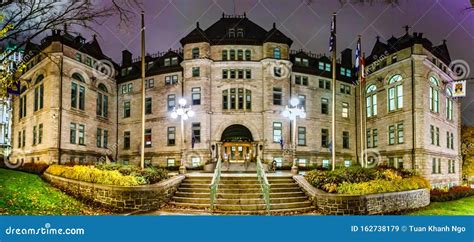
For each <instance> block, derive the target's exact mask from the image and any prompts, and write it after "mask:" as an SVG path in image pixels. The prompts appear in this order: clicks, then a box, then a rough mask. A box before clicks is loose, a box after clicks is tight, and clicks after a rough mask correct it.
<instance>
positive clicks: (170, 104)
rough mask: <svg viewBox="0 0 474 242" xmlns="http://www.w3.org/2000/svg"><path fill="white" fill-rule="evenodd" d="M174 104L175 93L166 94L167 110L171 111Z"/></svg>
mask: <svg viewBox="0 0 474 242" xmlns="http://www.w3.org/2000/svg"><path fill="white" fill-rule="evenodd" d="M175 106H176V95H175V94H170V95H168V111H173V108H174V107H175Z"/></svg>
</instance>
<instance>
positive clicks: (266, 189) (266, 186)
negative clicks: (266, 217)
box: [257, 159, 270, 213]
mask: <svg viewBox="0 0 474 242" xmlns="http://www.w3.org/2000/svg"><path fill="white" fill-rule="evenodd" d="M257 177H258V181H259V182H260V187H261V188H262V192H263V200H264V201H265V207H266V209H267V212H268V213H270V183H268V179H267V176H266V175H265V170H264V169H263V164H262V161H261V160H260V159H257Z"/></svg>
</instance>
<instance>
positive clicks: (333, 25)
mask: <svg viewBox="0 0 474 242" xmlns="http://www.w3.org/2000/svg"><path fill="white" fill-rule="evenodd" d="M332 21H333V22H332V28H333V29H332V33H331V35H332V38H333V42H332V128H331V129H332V131H331V140H332V142H331V145H332V154H331V155H332V170H335V169H336V57H337V56H336V13H333V14H332Z"/></svg>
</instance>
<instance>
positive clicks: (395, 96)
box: [388, 75, 403, 112]
mask: <svg viewBox="0 0 474 242" xmlns="http://www.w3.org/2000/svg"><path fill="white" fill-rule="evenodd" d="M402 80H403V78H402V76H401V75H394V76H392V77H391V78H390V79H389V81H388V111H389V112H391V111H395V110H397V109H401V108H403V83H402Z"/></svg>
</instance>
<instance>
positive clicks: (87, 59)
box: [86, 56, 92, 66]
mask: <svg viewBox="0 0 474 242" xmlns="http://www.w3.org/2000/svg"><path fill="white" fill-rule="evenodd" d="M86 65H88V66H92V59H91V58H90V57H89V56H87V57H86Z"/></svg>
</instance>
